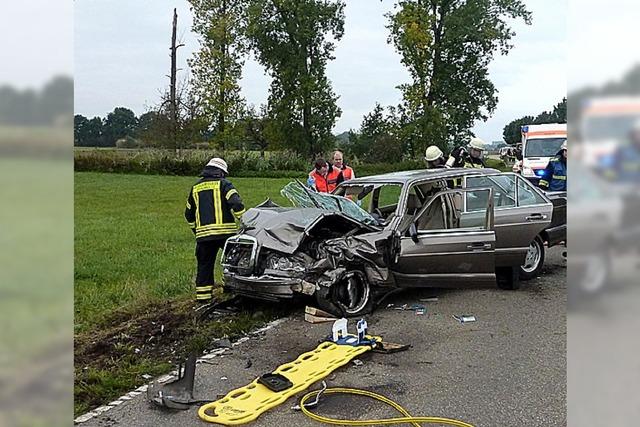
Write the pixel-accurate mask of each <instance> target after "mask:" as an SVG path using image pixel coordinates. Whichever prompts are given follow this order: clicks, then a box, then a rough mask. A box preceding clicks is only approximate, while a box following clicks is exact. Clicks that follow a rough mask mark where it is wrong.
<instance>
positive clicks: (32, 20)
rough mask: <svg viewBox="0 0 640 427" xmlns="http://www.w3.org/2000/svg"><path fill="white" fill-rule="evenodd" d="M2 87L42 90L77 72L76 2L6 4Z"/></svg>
mask: <svg viewBox="0 0 640 427" xmlns="http://www.w3.org/2000/svg"><path fill="white" fill-rule="evenodd" d="M0 37H1V39H2V40H3V44H2V66H1V67H0V84H11V85H13V86H15V87H18V88H20V89H24V88H27V87H30V88H39V87H41V86H42V85H43V84H44V83H46V82H47V81H48V80H49V79H51V77H53V76H54V75H58V74H64V75H67V76H70V75H71V74H72V72H73V2H71V1H68V0H66V1H52V0H22V1H3V2H2V13H0Z"/></svg>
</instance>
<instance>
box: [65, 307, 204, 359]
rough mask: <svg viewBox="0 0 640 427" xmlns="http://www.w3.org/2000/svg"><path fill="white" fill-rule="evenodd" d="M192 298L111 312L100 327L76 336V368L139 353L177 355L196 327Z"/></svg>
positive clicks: (157, 356)
mask: <svg viewBox="0 0 640 427" xmlns="http://www.w3.org/2000/svg"><path fill="white" fill-rule="evenodd" d="M192 306H193V302H191V301H172V302H168V303H163V304H154V305H150V306H148V307H147V308H146V309H145V310H144V311H142V312H138V313H132V312H130V311H129V312H126V311H120V312H116V313H114V314H112V315H111V316H109V318H108V319H107V320H106V321H105V322H104V323H102V325H101V327H99V328H96V330H92V331H90V332H86V333H83V334H78V335H76V336H75V349H74V356H75V366H76V369H83V368H86V367H105V366H108V365H110V364H112V363H113V362H114V359H117V358H119V357H122V356H125V355H131V354H140V355H146V356H148V357H156V358H163V359H164V358H167V357H171V356H175V355H176V348H177V344H179V343H182V342H184V340H185V338H186V337H187V336H189V334H190V333H191V332H193V329H194V327H195V322H194V316H193V314H192V312H191V311H192V310H191V307H192Z"/></svg>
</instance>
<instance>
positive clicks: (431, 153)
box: [424, 145, 444, 162]
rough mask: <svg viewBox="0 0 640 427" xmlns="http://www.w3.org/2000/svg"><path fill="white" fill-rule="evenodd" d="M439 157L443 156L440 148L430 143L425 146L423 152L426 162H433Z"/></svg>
mask: <svg viewBox="0 0 640 427" xmlns="http://www.w3.org/2000/svg"><path fill="white" fill-rule="evenodd" d="M440 157H444V153H443V152H442V150H441V149H439V148H438V147H436V146H435V145H430V146H429V147H427V150H426V151H425V152H424V159H425V160H426V161H427V162H433V161H434V160H437V159H439V158H440Z"/></svg>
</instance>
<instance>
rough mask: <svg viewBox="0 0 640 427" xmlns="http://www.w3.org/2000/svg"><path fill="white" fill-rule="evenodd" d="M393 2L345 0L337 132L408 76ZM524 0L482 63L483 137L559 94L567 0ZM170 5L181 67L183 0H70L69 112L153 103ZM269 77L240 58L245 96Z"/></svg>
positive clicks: (391, 96) (165, 56) (393, 97)
mask: <svg viewBox="0 0 640 427" xmlns="http://www.w3.org/2000/svg"><path fill="white" fill-rule="evenodd" d="M589 1H592V0H589ZM56 3H57V2H56ZM393 3H394V2H393V1H391V0H383V1H382V2H380V1H377V0H376V1H374V0H349V1H348V2H347V7H346V11H345V14H346V23H345V35H344V37H343V39H342V40H341V41H340V42H339V43H338V47H337V49H336V52H335V56H336V59H335V61H333V62H331V63H330V64H329V65H328V68H327V73H328V76H329V78H330V79H331V81H332V82H333V86H334V89H335V92H336V93H337V94H339V95H340V99H339V101H338V105H339V106H340V108H341V109H342V117H341V118H340V119H339V120H338V122H337V124H336V126H335V128H334V132H336V133H339V132H342V131H344V130H348V129H349V128H358V127H359V125H360V122H361V120H362V116H363V115H364V114H366V113H367V112H369V111H371V109H372V108H373V106H374V104H375V102H380V103H381V104H382V105H390V104H397V103H398V102H399V101H400V99H401V96H400V92H399V91H398V90H397V89H396V86H398V85H399V84H402V83H404V82H407V81H408V80H409V75H408V73H407V71H406V70H405V69H404V67H403V66H402V64H401V63H400V57H399V55H398V54H396V53H395V51H394V49H393V47H392V46H390V45H388V44H387V43H386V39H387V34H388V31H387V29H386V28H385V25H386V22H387V20H386V18H385V17H384V14H385V13H386V12H387V11H389V10H390V9H391V8H392V5H393ZM526 3H527V5H528V8H529V9H530V10H531V11H532V12H533V25H531V26H526V25H524V24H521V23H514V25H513V28H514V29H515V31H516V32H517V33H518V34H517V36H516V37H515V38H514V39H513V42H514V44H515V47H514V49H513V50H512V51H511V53H510V54H509V55H507V56H498V57H497V58H496V60H495V61H494V62H493V63H492V65H491V68H490V73H491V79H492V81H493V82H494V84H495V85H496V87H497V88H498V90H499V93H498V97H499V104H498V108H497V110H496V112H495V113H494V115H493V117H492V118H491V119H489V120H488V121H487V122H486V123H478V124H477V125H476V126H475V127H474V129H473V130H474V132H476V134H477V135H478V136H480V137H482V138H483V139H485V140H487V141H492V140H497V139H501V138H502V128H503V127H504V125H505V124H506V123H507V122H509V121H511V120H512V119H514V118H517V117H520V116H522V115H525V114H537V113H539V112H541V111H543V110H545V109H549V108H551V107H552V106H553V105H554V104H556V103H557V102H558V101H560V100H561V99H562V97H563V96H565V94H566V86H567V84H566V70H567V61H566V57H567V42H566V38H567V37H566V29H567V25H566V21H567V15H566V13H567V5H566V4H565V3H564V2H562V1H557V0H530V1H526ZM173 7H177V8H178V20H179V21H178V24H179V35H181V41H182V42H183V43H185V44H186V46H185V47H184V48H181V49H179V64H180V65H179V66H180V67H181V68H182V69H183V71H182V75H185V74H186V72H187V71H188V70H187V69H188V67H187V65H186V59H187V58H188V57H190V56H191V55H192V53H193V52H194V50H196V49H197V48H198V42H197V39H196V37H195V36H194V35H193V34H192V33H191V31H190V26H191V17H190V12H189V7H188V3H187V1H186V0H180V1H175V0H174V1H170V0H136V1H132V0H76V1H75V2H74V11H75V83H76V86H75V88H76V89H75V101H76V104H75V109H76V113H78V114H83V115H85V116H89V117H92V116H95V115H99V116H105V115H106V114H107V113H108V112H110V111H112V110H113V108H114V107H117V106H125V107H129V108H131V109H132V110H133V111H134V112H135V113H136V114H138V115H139V114H141V113H143V112H145V111H146V110H147V108H148V107H150V106H153V105H154V104H156V103H157V100H158V97H159V94H160V90H161V89H162V88H164V87H166V86H167V84H168V78H167V77H166V75H167V74H168V70H169V49H168V48H169V42H170V35H171V34H170V30H171V18H172V10H173ZM269 82H270V79H269V78H268V77H267V76H266V75H265V74H264V70H263V69H262V67H261V66H260V65H259V64H257V63H256V62H254V61H252V60H250V61H248V62H247V64H246V66H245V70H244V74H243V79H242V82H241V85H242V93H243V95H244V96H245V98H246V99H247V101H248V102H249V103H252V104H256V105H257V104H260V103H263V102H265V101H266V98H267V94H268V88H269Z"/></svg>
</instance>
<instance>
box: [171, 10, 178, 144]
mask: <svg viewBox="0 0 640 427" xmlns="http://www.w3.org/2000/svg"><path fill="white" fill-rule="evenodd" d="M177 26H178V12H177V10H176V9H175V8H174V9H173V30H172V32H171V77H170V79H171V82H170V86H169V119H170V120H171V125H170V132H171V143H172V145H173V146H174V148H175V150H176V153H178V152H179V148H178V141H177V129H178V126H177V124H178V106H177V102H176V74H177V65H176V63H177V60H176V56H177V55H176V51H177V49H178V48H177V47H176V29H177Z"/></svg>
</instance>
